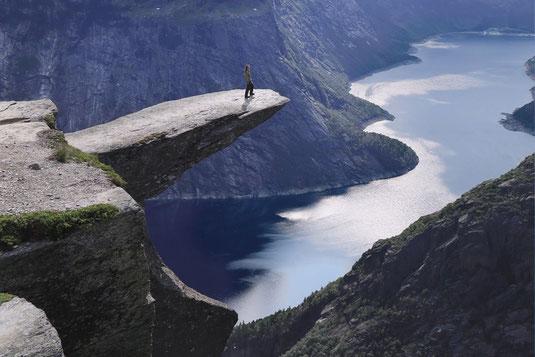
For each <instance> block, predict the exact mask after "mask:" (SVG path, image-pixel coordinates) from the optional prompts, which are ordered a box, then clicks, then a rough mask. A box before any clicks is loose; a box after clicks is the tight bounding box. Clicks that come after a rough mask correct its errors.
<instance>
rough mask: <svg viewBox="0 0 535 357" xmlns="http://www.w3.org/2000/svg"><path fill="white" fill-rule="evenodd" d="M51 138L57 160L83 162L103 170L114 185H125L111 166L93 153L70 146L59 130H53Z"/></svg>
mask: <svg viewBox="0 0 535 357" xmlns="http://www.w3.org/2000/svg"><path fill="white" fill-rule="evenodd" d="M51 139H52V145H53V148H54V154H53V155H54V158H55V159H56V160H58V161H59V162H63V163H65V162H69V161H74V162H80V163H83V162H85V163H87V164H88V165H90V166H93V167H96V168H97V169H101V170H102V171H104V172H105V173H106V175H107V176H108V178H109V179H110V180H111V182H113V183H114V184H115V185H117V186H120V187H124V186H125V185H126V181H125V180H123V178H122V177H121V176H119V174H117V173H116V172H115V171H114V170H113V168H112V167H111V166H109V165H106V164H103V163H102V162H100V161H99V160H98V158H97V157H96V156H95V155H91V154H87V153H85V152H83V151H81V150H79V149H77V148H75V147H73V146H70V145H69V144H68V143H67V141H66V140H65V136H64V135H63V133H62V132H61V131H57V130H55V131H54V132H53V134H52V135H51Z"/></svg>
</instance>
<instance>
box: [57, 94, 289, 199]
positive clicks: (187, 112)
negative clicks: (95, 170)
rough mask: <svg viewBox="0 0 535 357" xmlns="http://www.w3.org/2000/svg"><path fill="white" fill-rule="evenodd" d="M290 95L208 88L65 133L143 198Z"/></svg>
mask: <svg viewBox="0 0 535 357" xmlns="http://www.w3.org/2000/svg"><path fill="white" fill-rule="evenodd" d="M288 102H289V99H288V98H286V97H283V96H281V95H279V94H278V93H276V92H274V91H272V90H268V89H259V90H256V96H255V97H253V98H249V99H245V98H244V95H243V91H241V90H231V91H224V92H217V93H209V94H204V95H199V96H194V97H189V98H184V99H180V100H175V101H170V102H164V103H160V104H158V105H155V106H152V107H149V108H145V109H143V110H141V111H139V112H136V113H133V114H129V115H127V116H124V117H121V118H118V119H116V120H113V121H111V122H108V123H105V124H101V125H97V126H94V127H91V128H88V129H84V130H80V131H77V132H74V133H69V134H66V135H65V137H66V139H67V141H68V142H69V144H71V145H72V146H74V147H77V148H79V149H80V150H82V151H84V152H87V153H91V154H95V155H97V156H98V157H99V159H100V160H101V161H102V162H104V163H105V164H108V165H110V166H112V167H113V168H114V169H115V171H116V172H117V173H118V174H119V175H121V177H123V178H124V179H125V180H126V182H127V185H126V186H125V189H126V191H127V192H128V193H129V194H130V195H131V196H132V197H133V198H134V199H135V200H136V201H138V202H139V203H141V204H142V203H143V201H144V200H145V199H148V198H151V197H154V196H156V195H158V194H159V193H161V192H163V191H164V190H165V189H166V188H167V187H169V186H171V185H172V184H174V183H175V182H176V181H177V180H178V179H179V178H180V176H181V175H182V173H183V172H184V171H186V170H187V169H189V168H191V167H193V165H195V164H196V163H198V162H199V161H201V160H202V159H204V158H206V157H208V156H210V155H212V154H214V153H215V152H217V151H220V150H222V149H224V148H225V147H227V146H229V145H230V144H232V143H233V142H234V141H235V140H236V139H237V138H238V137H239V136H240V135H242V134H244V133H245V132H247V131H250V130H252V129H254V128H255V127H257V126H258V125H260V124H262V123H263V122H265V121H266V120H267V119H269V118H271V117H272V116H273V115H274V114H275V113H276V112H277V111H279V110H280V109H281V108H282V107H283V106H284V105H285V104H286V103H288Z"/></svg>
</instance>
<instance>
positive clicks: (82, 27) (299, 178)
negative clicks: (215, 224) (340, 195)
mask: <svg viewBox="0 0 535 357" xmlns="http://www.w3.org/2000/svg"><path fill="white" fill-rule="evenodd" d="M532 9H533V4H532V2H531V1H529V0H508V1H505V2H500V3H499V4H498V3H496V2H495V1H492V0H471V1H468V2H466V1H463V2H456V3H455V4H451V1H445V0H441V1H439V2H437V1H429V0H411V1H408V0H406V1H402V2H400V1H393V0H383V1H371V0H344V1H334V0H327V1H319V0H313V1H307V2H302V1H297V0H290V1H279V0H273V1H267V0H254V1H245V0H233V1H191V0H175V1H165V0H150V1H144V2H142V3H139V2H135V3H134V2H132V1H127V0H114V1H112V2H110V1H104V0H92V1H89V0H81V1H80V0H78V1H74V0H73V1H60V0H52V1H47V2H42V1H38V0H23V1H15V0H3V1H2V10H3V11H2V12H1V13H0V49H2V51H0V73H2V75H1V76H0V99H2V98H4V99H19V100H20V99H35V98H40V97H45V96H48V97H51V98H52V99H53V100H54V101H55V102H56V103H58V105H59V106H60V107H61V108H64V109H63V110H62V113H63V114H62V115H61V117H60V118H59V122H58V125H59V126H60V128H61V129H63V130H66V131H74V130H78V129H82V128H85V127H88V126H92V125H95V124H99V123H103V122H107V121H110V120H112V119H115V118H117V117H119V116H122V115H125V114H128V113H131V112H135V111H138V110H140V109H142V108H143V107H147V106H149V105H153V104H156V103H159V102H162V101H166V100H172V99H177V98H181V97H186V96H192V95H196V94H202V93H206V92H213V91H220V90H228V89H233V88H240V87H243V78H242V75H241V72H242V70H243V67H244V65H245V64H246V63H250V64H251V65H252V71H253V79H254V81H255V84H256V86H257V87H259V88H271V89H274V90H276V91H278V92H280V93H281V94H282V95H284V96H286V97H288V98H291V99H292V103H291V104H290V105H288V106H287V107H286V108H285V109H284V110H283V111H281V113H280V114H279V115H277V117H276V118H274V120H272V121H270V122H269V123H266V124H265V125H263V126H262V127H261V128H259V129H258V130H254V131H252V132H250V133H249V134H247V135H246V136H244V137H242V138H240V139H239V140H237V141H236V143H235V144H234V145H232V146H231V147H229V148H227V149H226V150H224V151H222V152H220V153H218V154H216V155H214V156H213V157H211V158H210V159H208V160H205V161H203V162H202V163H200V164H199V165H197V166H196V167H195V168H194V169H192V170H190V171H189V172H187V173H186V174H185V175H184V176H183V178H182V179H181V182H180V183H179V184H178V185H177V186H175V189H174V190H173V191H169V192H168V196H176V195H180V196H182V197H196V196H211V197H225V196H252V195H271V194H278V193H293V192H303V191H310V190H318V189H324V188H329V187H336V186H344V185H350V184H354V183H362V182H368V181H369V180H371V179H376V178H382V177H390V176H393V175H399V174H402V173H404V172H406V171H407V170H409V169H411V168H412V167H414V165H416V163H417V157H416V155H415V154H414V152H413V151H412V150H410V149H409V148H408V147H406V146H405V145H404V144H402V143H400V142H399V141H396V140H391V139H388V138H386V137H384V136H380V135H375V134H366V133H363V132H362V131H361V129H362V128H363V127H364V126H365V125H366V124H367V123H370V122H372V121H374V120H378V119H382V118H391V117H390V116H389V114H388V113H386V112H385V111H383V110H382V109H380V108H379V107H377V106H375V105H373V104H371V103H368V102H365V101H362V100H359V99H356V98H354V97H352V96H350V95H349V94H348V78H349V76H351V77H354V76H358V75H362V74H365V73H368V72H370V71H372V70H375V69H378V68H381V67H384V66H387V65H390V64H392V63H396V62H399V61H405V60H409V59H411V58H412V57H411V56H409V55H407V54H406V51H407V50H408V48H409V45H408V44H409V42H410V41H413V40H415V39H420V38H422V37H424V36H427V35H430V34H434V33H437V32H441V31H454V30H466V29H484V28H486V27H489V26H511V27H519V28H523V29H527V30H532V29H533V24H532V19H531V17H530V16H529V14H530V13H532V11H530V10H532Z"/></svg>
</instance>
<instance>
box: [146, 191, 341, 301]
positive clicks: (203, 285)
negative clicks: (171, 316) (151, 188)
mask: <svg viewBox="0 0 535 357" xmlns="http://www.w3.org/2000/svg"><path fill="white" fill-rule="evenodd" d="M345 192H346V189H344V188H341V189H336V190H330V191H327V192H322V193H312V194H304V195H293V196H281V197H270V198H253V199H217V200H214V199H210V200H148V201H146V206H145V211H146V217H147V229H148V232H149V235H150V237H151V239H152V241H153V243H154V246H155V247H156V250H157V251H158V253H159V254H160V256H161V257H162V259H163V260H164V262H165V264H167V266H169V267H170V268H171V269H172V270H173V271H174V272H175V273H176V275H177V276H178V277H179V278H180V279H181V280H182V281H183V282H184V283H186V284H187V285H188V286H190V287H192V288H193V289H195V290H197V291H199V292H201V293H203V294H205V295H207V296H210V297H212V298H215V299H219V300H224V299H226V298H229V297H231V296H235V295H236V294H238V293H240V292H242V291H244V290H245V289H246V288H248V287H249V286H250V284H251V283H250V282H251V281H253V280H254V279H253V278H254V277H255V276H258V275H259V274H262V273H263V271H261V270H248V269H236V268H233V269H231V268H230V267H229V264H230V263H232V262H235V261H239V260H242V259H244V258H246V257H248V256H250V255H251V254H254V253H257V252H260V251H262V250H263V249H264V247H265V246H266V245H267V244H268V243H270V242H271V239H270V238H269V235H270V234H273V233H275V232H273V231H272V230H271V229H272V227H273V226H274V225H275V224H276V223H280V222H283V221H285V219H284V218H282V217H280V216H278V215H277V213H279V212H281V211H285V210H288V209H294V208H300V207H305V206H309V205H312V204H314V203H315V202H317V201H318V200H320V199H321V198H322V197H324V196H326V195H330V196H332V195H339V194H344V193H345Z"/></svg>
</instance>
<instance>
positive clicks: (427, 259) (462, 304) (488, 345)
mask: <svg viewBox="0 0 535 357" xmlns="http://www.w3.org/2000/svg"><path fill="white" fill-rule="evenodd" d="M534 183H535V182H534V155H531V156H530V157H528V158H526V159H525V160H524V161H523V162H522V163H521V164H520V165H519V166H518V167H517V168H515V169H513V170H512V171H510V172H508V173H507V174H505V175H503V176H501V177H500V178H498V179H494V180H489V181H486V182H484V183H482V184H481V185H479V186H477V187H475V188H474V189H472V190H471V191H469V192H467V193H465V194H464V195H462V196H461V198H460V199H458V200H457V201H455V202H454V203H451V204H449V205H447V206H446V207H445V208H444V209H442V210H441V211H439V212H437V213H434V214H431V215H428V216H425V217H422V218H420V219H419V220H418V221H416V222H415V223H413V224H412V225H411V226H410V227H409V228H407V229H406V230H405V231H404V232H403V233H401V234H400V235H399V236H396V237H393V238H390V239H385V240H381V241H378V242H377V243H376V244H374V246H373V248H371V249H370V250H368V251H367V252H365V253H364V254H363V255H362V257H361V258H360V259H359V261H358V262H357V263H356V264H355V265H354V266H353V268H352V269H351V271H350V272H349V273H348V274H346V275H345V276H344V277H343V278H340V279H338V280H337V281H335V282H333V283H331V284H329V285H328V286H327V287H325V288H324V289H322V290H320V291H318V292H316V293H314V294H312V295H311V296H309V297H308V298H306V299H305V300H304V302H303V303H302V304H301V305H300V306H298V307H296V308H293V309H289V310H285V311H280V312H278V313H276V314H274V315H272V316H269V317H266V318H264V319H261V320H258V321H255V322H253V323H250V324H247V325H240V326H238V327H237V328H235V330H234V332H233V334H232V336H231V339H230V340H229V343H228V344H227V349H226V352H225V354H224V355H225V356H281V355H284V356H347V357H349V356H531V355H533V352H534V351H533V333H534V330H533V324H534V308H533V297H534V296H533V268H534V255H533V248H534V245H533V243H534V239H533V237H534Z"/></svg>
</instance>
